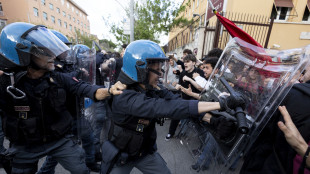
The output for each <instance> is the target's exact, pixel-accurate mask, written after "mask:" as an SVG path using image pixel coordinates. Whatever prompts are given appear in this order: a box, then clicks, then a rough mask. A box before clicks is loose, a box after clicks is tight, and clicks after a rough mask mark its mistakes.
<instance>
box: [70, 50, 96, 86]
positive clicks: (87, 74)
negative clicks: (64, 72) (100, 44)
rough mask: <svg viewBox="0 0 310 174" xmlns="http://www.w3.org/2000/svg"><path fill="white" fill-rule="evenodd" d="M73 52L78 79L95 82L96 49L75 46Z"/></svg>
mask: <svg viewBox="0 0 310 174" xmlns="http://www.w3.org/2000/svg"><path fill="white" fill-rule="evenodd" d="M85 47H86V46H85ZM74 54H75V58H76V65H77V69H78V70H79V75H78V79H79V80H82V81H84V82H88V83H90V84H95V80H96V71H95V68H96V49H95V48H92V49H85V48H76V49H75V50H74Z"/></svg>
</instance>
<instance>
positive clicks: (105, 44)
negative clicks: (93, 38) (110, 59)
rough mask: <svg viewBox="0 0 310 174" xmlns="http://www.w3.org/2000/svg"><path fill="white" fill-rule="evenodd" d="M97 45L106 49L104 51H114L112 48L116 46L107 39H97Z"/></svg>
mask: <svg viewBox="0 0 310 174" xmlns="http://www.w3.org/2000/svg"><path fill="white" fill-rule="evenodd" d="M99 45H100V46H101V47H103V48H104V49H106V51H114V49H115V48H116V47H117V45H116V44H115V43H113V42H112V41H111V40H108V39H102V40H99Z"/></svg>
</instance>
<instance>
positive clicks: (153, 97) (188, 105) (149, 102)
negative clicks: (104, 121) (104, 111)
mask: <svg viewBox="0 0 310 174" xmlns="http://www.w3.org/2000/svg"><path fill="white" fill-rule="evenodd" d="M111 108H112V115H113V116H112V120H113V122H114V125H117V126H118V127H121V128H123V129H121V130H120V129H119V130H116V129H114V133H113V135H114V139H112V140H111V141H112V142H113V143H114V144H115V145H116V147H117V148H119V149H121V151H125V152H127V153H129V155H130V156H135V155H137V154H145V153H151V152H154V151H155V150H156V149H155V148H154V147H155V143H156V129H155V122H156V121H155V120H156V119H157V118H171V119H183V118H188V117H189V116H195V117H198V101H197V100H196V101H194V100H182V99H180V98H179V96H178V95H175V94H173V93H172V92H170V91H168V90H166V89H163V90H148V91H145V90H142V89H141V88H140V87H139V86H137V85H134V86H133V87H129V89H128V90H124V91H123V93H122V94H121V95H117V96H113V99H112V102H111ZM139 119H144V120H148V121H149V122H150V124H149V125H144V126H143V131H141V132H139V131H136V128H137V127H138V126H139V125H138V122H139ZM115 131H116V132H115Z"/></svg>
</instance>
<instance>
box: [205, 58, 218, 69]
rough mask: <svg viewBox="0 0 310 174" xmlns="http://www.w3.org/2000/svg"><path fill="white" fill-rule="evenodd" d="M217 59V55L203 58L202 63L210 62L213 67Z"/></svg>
mask: <svg viewBox="0 0 310 174" xmlns="http://www.w3.org/2000/svg"><path fill="white" fill-rule="evenodd" d="M218 60H219V58H217V57H207V58H205V59H204V60H203V63H204V64H210V65H211V67H212V68H213V69H214V67H215V65H216V63H217V61H218Z"/></svg>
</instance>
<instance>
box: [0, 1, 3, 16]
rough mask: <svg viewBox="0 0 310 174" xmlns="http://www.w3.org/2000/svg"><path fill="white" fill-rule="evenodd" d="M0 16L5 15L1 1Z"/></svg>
mask: <svg viewBox="0 0 310 174" xmlns="http://www.w3.org/2000/svg"><path fill="white" fill-rule="evenodd" d="M0 16H4V13H3V8H2V3H1V2H0Z"/></svg>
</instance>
